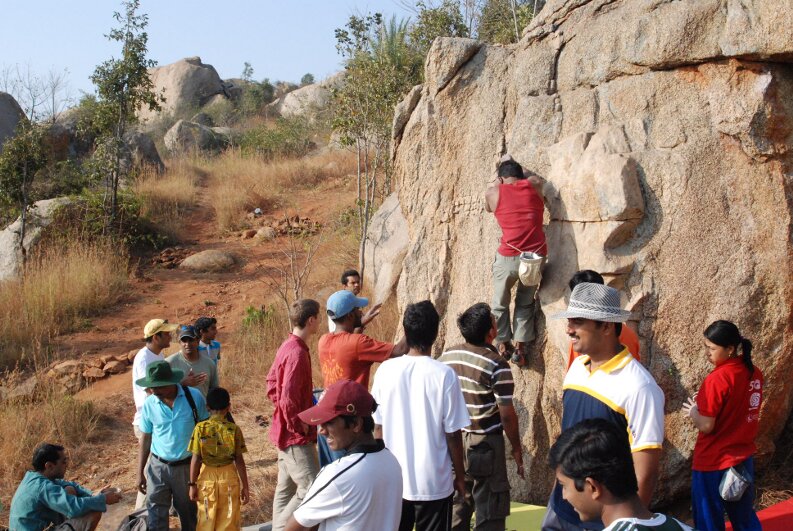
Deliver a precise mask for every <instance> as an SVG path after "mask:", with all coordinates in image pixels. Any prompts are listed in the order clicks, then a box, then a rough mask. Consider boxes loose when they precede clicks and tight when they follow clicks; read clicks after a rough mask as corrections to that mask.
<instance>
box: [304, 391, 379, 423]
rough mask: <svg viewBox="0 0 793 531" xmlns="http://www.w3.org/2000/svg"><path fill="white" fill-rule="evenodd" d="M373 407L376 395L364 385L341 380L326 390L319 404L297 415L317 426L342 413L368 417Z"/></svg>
mask: <svg viewBox="0 0 793 531" xmlns="http://www.w3.org/2000/svg"><path fill="white" fill-rule="evenodd" d="M373 409H374V397H373V396H372V395H370V394H369V392H368V391H367V390H366V388H365V387H364V386H362V385H361V384H359V383H358V382H353V381H352V380H340V381H338V382H336V383H335V384H333V385H331V386H330V387H328V388H327V389H326V390H325V394H324V395H323V396H322V399H321V400H320V401H319V402H318V403H317V405H315V406H314V407H310V408H308V409H307V410H305V411H303V412H302V413H298V415H297V416H298V417H299V418H300V420H302V421H303V422H305V423H306V424H309V425H311V426H317V425H319V424H324V423H326V422H330V421H331V420H333V419H335V418H336V417H338V416H340V415H354V416H357V417H368V416H370V415H371V414H372V410H373Z"/></svg>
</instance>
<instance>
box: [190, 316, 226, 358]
mask: <svg viewBox="0 0 793 531" xmlns="http://www.w3.org/2000/svg"><path fill="white" fill-rule="evenodd" d="M217 323H218V320H217V319H215V318H214V317H199V318H198V319H196V321H195V324H194V325H193V326H194V327H195V329H196V332H198V334H199V336H200V339H201V341H199V342H198V352H199V354H203V355H204V356H206V357H207V358H209V359H211V360H212V361H213V362H214V363H215V365H216V366H217V364H218V362H219V361H220V341H216V340H215V338H216V337H217V335H218V326H217Z"/></svg>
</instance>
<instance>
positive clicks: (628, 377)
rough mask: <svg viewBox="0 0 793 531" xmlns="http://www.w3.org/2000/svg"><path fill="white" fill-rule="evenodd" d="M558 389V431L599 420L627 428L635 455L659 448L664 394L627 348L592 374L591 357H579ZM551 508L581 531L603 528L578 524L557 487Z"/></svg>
mask: <svg viewBox="0 0 793 531" xmlns="http://www.w3.org/2000/svg"><path fill="white" fill-rule="evenodd" d="M562 389H563V391H564V394H563V398H562V401H563V405H564V409H563V412H562V430H566V429H568V428H571V427H573V426H575V425H576V424H578V423H579V422H581V421H582V420H586V419H592V418H602V419H606V420H608V421H610V422H613V423H614V424H616V425H617V426H619V427H620V428H622V429H624V430H627V432H628V441H629V442H630V445H631V450H632V451H634V452H639V451H641V450H649V449H655V448H658V449H660V448H661V447H662V446H663V442H664V392H663V391H661V388H660V387H658V384H657V383H655V379H653V377H652V375H651V374H650V372H649V371H648V370H647V369H645V368H644V366H643V365H642V364H641V363H639V362H638V361H636V360H635V359H634V358H633V356H631V354H630V352H628V349H627V348H623V350H622V352H620V353H619V354H617V355H616V356H614V357H613V358H611V359H610V360H609V361H607V362H606V363H604V364H603V365H601V366H600V367H598V368H597V369H595V371H593V372H590V360H589V356H586V355H584V356H579V357H577V358H576V359H575V361H574V362H573V364H572V365H571V366H570V370H569V371H568V372H567V376H565V379H564V384H563V386H562ZM551 504H552V507H553V509H554V511H555V512H556V514H557V515H559V518H561V519H563V520H565V521H567V522H570V523H572V524H575V525H579V526H581V527H583V528H584V529H603V524H602V523H599V522H598V523H595V522H581V521H580V519H579V518H578V513H576V512H575V510H574V509H573V506H572V505H570V504H569V503H567V502H566V501H565V500H564V499H563V498H562V489H561V487H560V486H559V485H558V484H557V485H556V487H555V488H554V491H553V494H552V496H551Z"/></svg>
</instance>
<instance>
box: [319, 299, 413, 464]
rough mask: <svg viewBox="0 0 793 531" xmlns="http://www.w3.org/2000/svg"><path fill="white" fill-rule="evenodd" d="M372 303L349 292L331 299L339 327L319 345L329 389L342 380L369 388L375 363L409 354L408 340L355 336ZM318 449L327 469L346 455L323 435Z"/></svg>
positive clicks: (330, 313)
mask: <svg viewBox="0 0 793 531" xmlns="http://www.w3.org/2000/svg"><path fill="white" fill-rule="evenodd" d="M368 304H369V299H365V298H363V297H356V296H355V294H354V293H353V292H352V291H349V290H346V289H345V290H341V291H337V292H336V293H334V294H333V295H331V296H330V297H329V298H328V302H327V305H326V306H327V311H328V317H329V318H330V319H331V320H332V321H333V323H334V324H335V325H336V329H335V331H334V332H329V333H327V334H325V335H323V336H322V337H321V338H319V345H317V351H318V352H319V366H320V367H321V368H322V378H323V380H324V383H325V389H327V388H328V387H330V386H331V385H333V384H335V383H336V382H338V381H339V380H353V381H355V382H358V383H359V384H361V385H362V386H364V387H365V388H366V389H369V373H370V371H371V368H372V365H373V364H375V363H381V362H383V361H385V360H387V359H388V358H392V357H396V356H401V355H402V354H405V353H406V352H407V351H408V347H407V343H406V342H405V339H404V338H403V339H402V341H400V342H399V343H397V344H396V345H394V344H393V343H385V342H383V341H378V340H376V339H372V338H371V337H369V336H367V335H364V334H356V333H355V329H356V328H361V326H362V322H361V321H362V319H363V314H362V313H361V308H363V307H365V306H366V305H368ZM375 308H377V306H376V307H375ZM317 449H318V450H319V464H320V466H325V465H327V464H328V463H331V462H332V461H335V460H336V459H338V458H339V457H341V456H342V455H343V452H335V451H333V450H331V449H330V447H329V446H328V443H327V441H326V440H325V437H324V436H323V435H322V434H320V435H319V436H318V437H317Z"/></svg>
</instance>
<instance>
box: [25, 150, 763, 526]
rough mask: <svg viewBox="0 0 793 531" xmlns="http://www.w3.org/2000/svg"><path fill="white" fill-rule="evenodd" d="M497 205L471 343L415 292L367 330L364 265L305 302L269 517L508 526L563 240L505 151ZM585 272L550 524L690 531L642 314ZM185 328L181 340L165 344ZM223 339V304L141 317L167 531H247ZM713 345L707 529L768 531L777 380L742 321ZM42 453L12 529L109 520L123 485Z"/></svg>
mask: <svg viewBox="0 0 793 531" xmlns="http://www.w3.org/2000/svg"><path fill="white" fill-rule="evenodd" d="M485 209H486V210H487V211H488V212H492V213H494V215H495V217H496V220H497V222H498V223H499V225H500V227H501V228H502V237H501V242H500V245H499V247H498V250H497V251H496V257H495V260H494V262H493V266H492V286H493V299H492V304H490V305H489V304H487V303H484V302H477V303H475V304H473V305H472V306H470V307H469V308H467V309H466V310H464V311H463V312H462V313H460V314H459V315H458V316H456V324H457V328H458V330H459V334H460V336H461V337H462V341H461V342H459V343H458V344H456V345H450V346H447V347H446V348H444V349H440V348H438V346H437V345H436V339H437V337H438V330H439V327H440V323H441V316H440V315H439V314H438V312H437V310H436V308H435V306H434V305H433V303H432V302H431V301H429V300H424V301H420V302H416V303H413V304H408V305H407V306H406V308H405V310H404V313H403V315H402V321H401V334H400V337H401V339H400V340H399V341H398V342H396V343H391V342H386V341H381V340H378V339H376V338H373V337H370V336H369V335H368V334H367V331H366V329H367V325H369V323H371V322H372V321H373V320H374V319H376V318H377V316H378V314H379V312H380V309H381V308H380V305H379V304H377V305H373V306H371V308H369V301H368V299H366V298H363V297H360V296H359V294H360V289H361V279H360V275H358V273H357V272H356V271H354V270H348V271H345V272H344V273H343V275H342V277H341V284H342V288H343V289H340V290H339V291H336V292H335V293H333V294H332V295H331V296H330V297H329V298H328V299H327V301H326V303H325V308H324V311H323V308H322V306H321V304H320V303H319V302H318V301H315V300H311V299H300V300H297V301H295V302H294V303H293V304H292V305H291V310H290V314H289V320H290V323H291V325H292V331H291V333H290V334H289V336H288V337H287V338H286V340H285V341H284V342H283V343H282V344H281V346H280V348H279V349H278V351H277V353H276V355H275V358H274V361H273V363H272V366H271V367H270V368H269V371H268V374H267V379H266V393H267V396H268V398H269V399H270V400H271V401H272V403H273V416H272V422H271V426H270V430H269V438H270V441H271V442H272V444H273V445H274V446H275V447H277V449H278V457H277V461H278V478H277V482H276V485H275V493H274V498H273V516H272V529H273V530H275V531H281V530H288V531H299V530H308V529H316V528H319V529H321V530H350V531H352V530H383V531H396V530H399V531H410V530H412V529H416V530H418V531H436V530H437V531H447V530H455V531H462V530H466V531H467V530H469V529H472V528H473V529H476V530H480V531H491V530H493V531H495V530H498V531H503V530H505V529H506V525H507V524H506V520H507V517H508V516H509V514H510V499H511V497H510V488H511V486H510V475H509V474H508V469H510V468H511V469H512V470H513V471H514V474H513V475H512V476H511V477H512V480H513V481H525V480H526V479H525V473H524V454H525V453H526V452H525V450H524V448H523V447H522V445H521V434H522V433H523V432H522V430H521V426H520V421H519V415H518V413H517V412H516V407H515V397H514V394H515V377H516V375H519V374H520V371H521V369H522V368H524V367H526V366H527V365H529V364H530V362H531V355H532V352H533V351H535V350H536V349H533V348H532V345H533V344H534V343H535V341H536V337H537V335H536V326H535V317H536V315H537V311H536V293H537V290H538V289H539V286H538V284H529V285H527V283H526V282H525V281H524V276H522V275H523V272H524V270H523V269H522V267H523V264H524V258H525V256H526V255H527V253H530V254H531V255H532V256H536V255H539V256H545V255H547V253H548V249H547V245H546V241H545V235H544V233H543V229H542V217H543V198H542V181H541V179H539V178H538V177H536V176H532V175H526V174H524V172H523V169H522V168H521V166H520V165H519V164H518V163H517V162H515V161H514V160H512V159H511V158H510V157H505V158H504V159H502V161H501V163H500V164H499V167H498V177H497V178H496V179H494V181H493V182H491V184H490V186H489V187H488V189H487V191H486V193H485ZM569 286H570V293H569V298H568V304H567V309H566V311H564V312H561V313H558V314H556V315H552V316H550V318H551V319H565V320H566V332H567V335H568V336H569V338H570V348H569V352H565V353H564V357H565V362H566V366H567V372H566V375H565V377H564V383H563V394H562V411H561V434H560V435H559V436H558V438H556V440H555V442H553V441H552V446H551V449H550V452H549V454H548V455H547V456H544V455H532V456H531V458H532V459H534V460H536V459H540V460H546V459H547V462H548V465H549V474H550V475H553V476H554V477H555V482H554V487H553V489H552V491H551V492H550V494H549V499H548V504H547V509H546V512H545V516H544V520H543V522H542V525H541V528H542V529H543V530H548V531H553V530H559V531H571V530H603V529H606V530H609V531H623V530H661V531H672V530H689V529H691V527H689V526H688V525H686V524H684V523H682V522H680V521H678V520H676V519H674V518H672V517H670V516H666V515H663V514H660V513H656V512H653V511H652V510H650V505H651V502H652V499H653V494H654V492H655V489H656V487H657V484H658V478H659V469H660V460H661V456H662V454H663V451H664V449H663V442H664V409H665V397H664V393H663V391H662V390H661V388H660V387H659V386H658V384H657V383H656V382H655V380H654V378H653V376H652V374H651V373H650V372H649V371H648V370H647V369H646V368H645V367H644V365H642V363H641V356H640V344H639V339H638V336H637V334H636V332H635V331H633V330H632V329H631V328H630V326H629V325H628V324H627V323H626V322H627V321H628V319H629V317H630V312H628V311H626V310H624V309H623V308H622V304H621V296H620V293H619V291H618V290H616V289H614V288H613V287H610V286H608V285H606V283H605V282H604V279H603V277H602V276H601V275H600V274H598V273H597V272H595V271H590V270H583V271H579V272H578V273H576V274H575V275H574V276H573V277H572V278H571V279H570V282H569ZM513 293H514V299H513V295H512V294H513ZM511 305H512V307H513V308H514V311H513V314H512V316H510V306H511ZM367 308H369V309H368V311H364V310H365V309H367ZM325 319H328V328H329V332H328V333H326V334H324V335H322V336H321V337H320V338H319V341H318V347H317V350H318V352H317V353H316V359H317V360H318V362H319V365H320V367H321V370H322V378H323V382H322V384H323V389H322V390H319V391H315V389H314V382H313V381H312V370H311V360H312V353H311V352H310V349H309V343H311V340H312V338H314V337H316V335H317V334H318V333H319V330H320V326H321V325H322V324H323V323H324V321H325ZM174 333H176V337H177V338H178V340H179V345H180V351H179V352H177V353H175V354H173V355H170V356H168V357H167V358H165V357H164V356H163V354H162V353H163V351H164V349H166V348H167V347H169V345H170V342H171V338H172V335H173V334H174ZM216 335H217V321H216V320H215V319H214V318H209V317H201V318H199V319H198V320H197V321H196V322H195V323H194V324H193V325H182V326H177V325H174V324H169V323H168V322H167V321H166V320H163V319H153V320H151V321H149V322H148V323H147V324H146V325H145V327H144V329H143V339H144V341H145V345H144V346H143V347H142V348H141V349H140V351H139V352H138V354H137V356H136V357H135V360H134V363H133V370H132V391H133V397H134V401H135V408H136V411H135V415H134V419H133V423H132V424H133V431H134V434H135V436H136V438H137V439H138V441H139V455H138V473H137V492H138V494H137V496H138V497H137V500H136V505H137V508H141V511H140V512H139V513H138V514H140V515H141V518H145V521H146V525H147V526H148V529H156V530H160V529H168V525H169V524H168V522H169V517H170V516H172V515H173V516H177V517H178V519H179V521H180V526H181V529H183V530H188V531H189V530H193V529H199V530H214V529H224V530H225V529H240V505H241V504H245V503H247V502H248V500H249V497H250V492H249V488H248V478H247V471H246V465H245V460H244V454H245V452H246V445H245V438H244V436H243V434H242V431H241V430H240V428H239V427H238V426H237V425H236V424H235V422H234V418H233V416H232V413H231V411H232V400H231V397H230V396H229V393H228V392H227V391H226V390H225V389H223V388H222V387H221V386H220V382H219V378H218V365H219V364H220V363H221V345H220V343H219V342H218V341H217V339H216ZM704 348H705V352H706V354H707V356H708V359H709V361H710V362H711V363H712V365H713V367H714V368H713V371H712V372H711V373H710V374H708V376H707V377H706V378H705V379H704V381H703V382H702V384H701V387H700V389H699V390H698V392H697V393H696V394H694V395H693V396H692V397H691V398H690V399H689V400H688V401H687V402H686V404H685V406H684V412H685V413H686V415H687V416H688V417H689V418H690V420H691V422H692V424H693V426H694V427H695V428H696V429H697V432H698V435H697V440H696V444H695V448H694V455H693V464H692V480H691V493H692V516H693V523H694V527H695V528H696V529H699V530H701V531H711V530H714V531H715V530H723V529H724V528H725V518H724V515H725V513H726V515H727V516H728V518H729V520H730V522H731V524H732V527H733V529H735V530H736V531H745V530H751V531H754V530H759V529H761V527H760V523H759V520H758V518H757V515H756V514H755V512H754V510H753V501H754V462H753V455H754V453H755V444H754V439H755V437H756V435H757V430H758V424H759V420H760V417H759V411H760V407H761V404H762V392H763V376H762V373H761V371H760V369H759V368H757V367H756V366H755V365H754V364H753V362H752V343H751V341H750V340H749V339H747V338H745V337H744V336H743V335H742V333H741V332H740V330H739V329H738V327H737V326H736V325H735V324H733V323H732V322H730V321H725V320H720V321H716V322H714V323H712V324H710V325H709V326H708V327H707V328H706V329H705V331H704ZM223 359H224V360H227V358H223ZM510 362H511V363H512V365H510ZM223 363H231V362H230V361H223ZM376 363H379V364H380V366H379V367H378V368H377V370H376V372H375V374H374V378H373V380H372V382H371V390H370V373H371V372H372V366H373V365H374V364H376ZM31 464H32V470H31V471H29V472H27V474H26V475H25V477H24V478H23V480H22V482H21V484H20V485H19V487H18V489H17V492H16V494H15V496H14V498H13V501H12V505H11V517H10V518H11V519H10V522H11V529H13V530H15V531H16V530H25V531H28V530H30V531H33V530H35V531H42V530H44V529H57V530H60V531H63V530H67V529H68V530H72V531H76V530H90V529H96V527H97V525H98V523H99V520H100V517H101V514H102V513H103V512H104V511H105V510H106V508H107V505H109V504H113V503H116V502H118V501H119V498H120V495H119V491H118V489H115V488H113V487H110V486H108V487H106V488H103V489H101V490H100V491H98V492H90V491H89V490H87V489H85V488H83V487H81V486H80V485H78V484H76V483H73V482H69V481H66V480H65V479H64V477H65V472H66V470H67V467H68V452H67V451H66V450H65V449H64V448H63V447H61V446H58V445H55V444H46V443H45V444H42V445H40V446H39V447H38V448H37V449H36V451H35V453H34V455H33V458H32V463H31Z"/></svg>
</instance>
